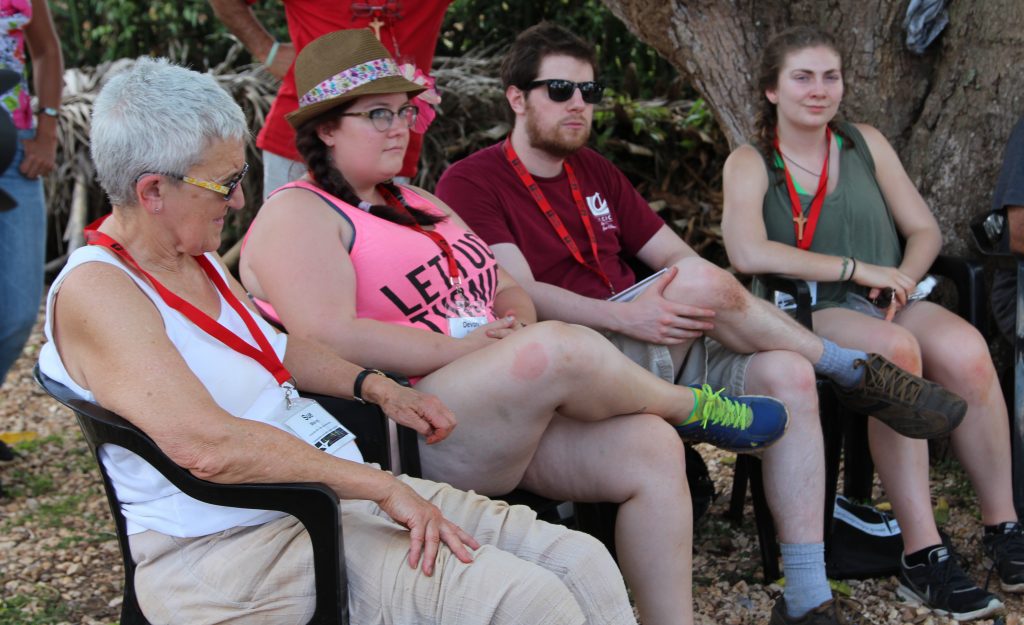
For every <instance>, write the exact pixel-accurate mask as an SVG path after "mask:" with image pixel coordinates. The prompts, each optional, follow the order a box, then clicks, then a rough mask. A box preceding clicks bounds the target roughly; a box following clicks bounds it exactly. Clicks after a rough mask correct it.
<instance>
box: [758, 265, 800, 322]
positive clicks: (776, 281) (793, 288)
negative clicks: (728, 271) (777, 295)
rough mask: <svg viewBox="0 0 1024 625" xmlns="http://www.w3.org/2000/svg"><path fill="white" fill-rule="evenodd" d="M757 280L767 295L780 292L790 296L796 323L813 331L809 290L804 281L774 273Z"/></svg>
mask: <svg viewBox="0 0 1024 625" xmlns="http://www.w3.org/2000/svg"><path fill="white" fill-rule="evenodd" d="M757 278H758V279H759V280H760V281H761V282H763V283H764V285H765V287H766V288H767V289H768V292H769V293H771V292H773V291H781V292H783V293H787V294H789V295H790V296H792V297H793V301H795V302H796V313H795V317H796V320H797V322H799V323H800V325H802V326H804V327H805V328H807V329H808V330H813V329H814V322H813V321H812V320H811V288H810V286H808V284H807V281H806V280H803V279H801V278H793V277H790V276H783V275H779V274H774V273H768V274H762V275H759V276H757Z"/></svg>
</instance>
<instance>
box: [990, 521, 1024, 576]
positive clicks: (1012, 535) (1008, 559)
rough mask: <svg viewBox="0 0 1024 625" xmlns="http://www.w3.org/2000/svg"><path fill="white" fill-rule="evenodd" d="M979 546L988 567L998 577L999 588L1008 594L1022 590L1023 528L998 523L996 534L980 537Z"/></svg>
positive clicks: (1013, 524) (1015, 524)
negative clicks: (980, 545) (986, 557)
mask: <svg viewBox="0 0 1024 625" xmlns="http://www.w3.org/2000/svg"><path fill="white" fill-rule="evenodd" d="M981 544H982V546H983V547H984V548H985V555H986V556H988V559H989V566H990V567H991V569H995V572H996V573H997V574H998V575H999V585H1000V587H1001V588H1002V589H1003V590H1005V591H1008V592H1020V591H1022V590H1024V527H1022V526H1021V524H1020V523H1000V524H999V531H998V532H997V533H995V534H988V533H986V534H985V535H984V536H982V537H981ZM991 569H990V570H991Z"/></svg>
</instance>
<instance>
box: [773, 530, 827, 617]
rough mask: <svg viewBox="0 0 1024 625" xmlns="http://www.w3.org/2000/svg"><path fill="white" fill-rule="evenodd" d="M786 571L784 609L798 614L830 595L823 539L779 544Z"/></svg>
mask: <svg viewBox="0 0 1024 625" xmlns="http://www.w3.org/2000/svg"><path fill="white" fill-rule="evenodd" d="M779 549H780V550H781V551H782V569H783V572H784V573H785V575H786V587H785V590H784V592H783V596H784V597H785V598H786V610H787V611H788V612H789V616H790V618H800V617H801V616H803V615H804V614H807V613H808V612H810V611H811V610H813V609H814V608H816V607H818V606H819V605H821V604H823V603H825V602H826V601H828V600H829V599H831V598H832V589H831V588H829V586H828V578H827V577H826V576H825V543H809V544H786V543H782V544H781V545H779Z"/></svg>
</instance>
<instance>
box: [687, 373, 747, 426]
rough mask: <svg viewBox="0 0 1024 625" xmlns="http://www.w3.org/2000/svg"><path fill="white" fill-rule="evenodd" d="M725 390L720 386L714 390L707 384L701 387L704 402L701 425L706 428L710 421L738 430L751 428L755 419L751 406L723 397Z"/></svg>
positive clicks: (702, 401)
mask: <svg viewBox="0 0 1024 625" xmlns="http://www.w3.org/2000/svg"><path fill="white" fill-rule="evenodd" d="M724 390H725V389H724V388H720V389H718V390H717V391H713V390H711V387H710V386H708V385H707V384H705V385H703V386H702V387H701V389H700V392H701V403H702V404H703V405H702V406H701V409H700V425H701V427H703V428H705V429H706V428H707V426H708V422H709V421H710V422H711V423H712V424H714V425H721V426H723V427H727V428H736V429H738V430H745V429H747V428H749V427H750V424H751V423H752V422H753V421H754V416H753V413H752V412H751V410H750V407H749V406H745V405H743V404H741V403H739V402H736V401H734V400H731V399H729V398H727V397H722V391H724Z"/></svg>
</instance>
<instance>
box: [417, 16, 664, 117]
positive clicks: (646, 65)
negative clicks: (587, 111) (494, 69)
mask: <svg viewBox="0 0 1024 625" xmlns="http://www.w3.org/2000/svg"><path fill="white" fill-rule="evenodd" d="M542 20H548V21H551V22H555V23H557V24H560V25H562V26H565V27H566V28H568V29H569V30H571V31H572V32H574V33H576V34H577V35H579V36H580V37H582V38H583V39H586V40H587V41H589V42H591V43H592V44H594V46H595V48H596V50H597V59H598V74H599V75H600V76H601V78H602V80H604V81H605V83H606V84H608V85H609V86H611V87H613V88H615V89H616V90H619V91H625V92H626V93H629V94H630V95H632V96H633V97H640V98H651V97H666V96H667V97H670V98H674V97H675V95H669V94H668V92H669V91H671V90H672V89H675V88H677V87H676V86H675V84H676V83H677V80H676V75H677V73H676V71H675V69H674V68H673V67H672V66H671V65H670V64H669V63H668V62H667V61H665V60H664V59H662V58H661V57H660V56H658V54H657V53H656V52H655V51H654V50H653V49H651V48H650V47H648V46H647V45H645V44H643V43H641V42H640V41H639V40H638V39H637V38H636V37H634V36H633V34H632V33H630V32H629V30H628V29H627V28H626V26H625V24H623V23H622V22H621V21H620V20H619V19H618V18H617V17H615V16H614V15H612V13H611V12H610V11H609V10H608V9H607V8H605V6H604V5H603V4H601V2H600V0H550V1H548V2H518V1H517V2H513V1H511V0H506V1H504V2H498V1H495V0H455V2H453V3H452V5H451V7H450V8H449V9H448V14H447V16H446V19H445V22H444V26H443V27H442V29H441V37H440V39H439V40H438V45H437V54H438V55H447V56H459V55H462V54H465V53H467V52H469V51H471V50H472V51H479V50H488V51H491V52H492V53H495V54H500V53H501V52H503V51H504V49H505V48H506V47H507V46H508V45H509V44H510V43H511V42H512V40H513V39H515V37H516V35H518V34H519V33H520V32H521V31H523V30H525V29H526V28H528V27H530V26H533V25H534V24H536V23H537V22H540V21H542Z"/></svg>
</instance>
